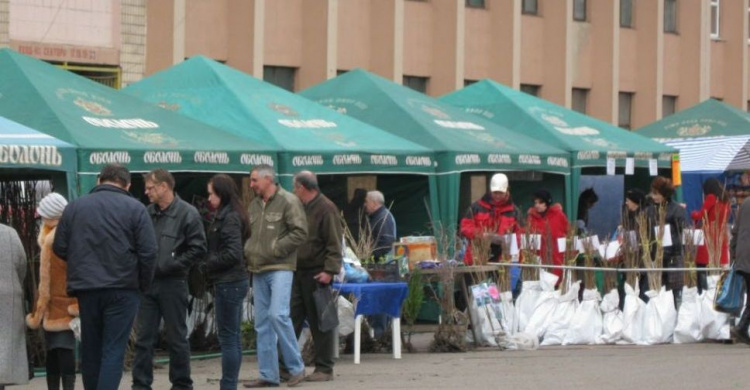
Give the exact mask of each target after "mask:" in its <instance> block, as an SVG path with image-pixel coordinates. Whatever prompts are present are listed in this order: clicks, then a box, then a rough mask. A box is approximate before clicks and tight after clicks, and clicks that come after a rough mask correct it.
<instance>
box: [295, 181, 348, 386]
mask: <svg viewBox="0 0 750 390" xmlns="http://www.w3.org/2000/svg"><path fill="white" fill-rule="evenodd" d="M294 194H295V195H297V197H298V198H299V199H300V200H301V201H302V204H303V205H304V206H305V213H306V214H307V241H306V242H305V243H304V244H302V245H301V246H300V247H299V250H298V254H297V271H296V272H295V273H294V285H293V286H292V303H291V314H292V322H293V323H294V332H295V334H296V335H297V338H299V336H300V333H302V325H303V324H304V322H305V319H307V321H308V323H309V324H310V332H311V333H312V338H313V341H314V342H315V372H313V373H312V375H310V376H308V377H307V378H306V380H307V381H309V382H324V381H330V380H333V355H334V343H333V341H334V338H335V337H336V329H335V328H331V329H329V328H327V327H325V326H322V324H321V322H322V321H323V319H322V318H319V317H318V313H319V311H318V310H319V309H320V308H318V307H317V304H316V301H315V299H313V293H314V292H315V291H316V290H318V289H330V288H331V282H332V281H333V277H334V275H337V274H338V273H339V271H341V240H342V238H343V225H342V220H341V218H340V215H339V210H338V208H336V205H334V204H333V202H331V201H330V200H329V199H328V198H327V197H326V196H325V195H323V194H321V193H320V188H319V187H318V179H317V178H316V177H315V174H313V173H312V172H310V171H302V172H300V173H298V174H296V175H295V176H294ZM332 307H333V308H334V309H333V310H330V311H328V312H326V313H325V314H324V315H325V316H332V317H336V316H337V313H336V310H335V307H336V306H335V303H333V306H332ZM327 319H328V320H330V318H327ZM326 322H328V321H326Z"/></svg>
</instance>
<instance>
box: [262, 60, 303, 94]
mask: <svg viewBox="0 0 750 390" xmlns="http://www.w3.org/2000/svg"><path fill="white" fill-rule="evenodd" d="M296 76H297V68H292V67H288V66H264V67H263V81H265V82H268V83H271V84H273V85H275V86H277V87H279V88H284V89H286V90H287V91H290V92H294V84H295V78H296Z"/></svg>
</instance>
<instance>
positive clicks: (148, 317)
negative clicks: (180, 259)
mask: <svg viewBox="0 0 750 390" xmlns="http://www.w3.org/2000/svg"><path fill="white" fill-rule="evenodd" d="M187 308H188V288H187V281H186V280H185V279H184V278H181V279H154V282H153V284H152V285H151V288H150V289H149V290H148V292H146V293H145V294H143V296H142V297H141V308H140V310H139V311H138V318H137V320H136V335H137V339H136V343H135V358H134V360H133V389H151V384H152V383H153V382H154V346H155V345H156V343H157V342H158V340H159V323H160V322H161V320H162V318H163V319H164V328H165V330H166V337H167V344H168V345H169V381H170V382H172V389H192V388H193V380H192V379H190V343H189V342H188V334H187V323H186V322H185V321H186V318H187Z"/></svg>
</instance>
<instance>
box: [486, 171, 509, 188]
mask: <svg viewBox="0 0 750 390" xmlns="http://www.w3.org/2000/svg"><path fill="white" fill-rule="evenodd" d="M490 191H491V192H497V191H500V192H508V176H505V174H503V173H496V174H494V175H492V180H490Z"/></svg>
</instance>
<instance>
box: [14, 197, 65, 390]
mask: <svg viewBox="0 0 750 390" xmlns="http://www.w3.org/2000/svg"><path fill="white" fill-rule="evenodd" d="M67 204H68V202H67V201H66V200H65V198H63V197H62V196H61V195H59V194H56V193H54V192H53V193H51V194H49V195H47V196H46V197H44V199H42V201H41V202H40V203H39V207H38V209H37V211H38V212H39V215H40V216H41V217H42V221H43V224H42V228H41V229H40V231H39V238H38V241H37V242H38V243H39V248H40V249H41V254H40V264H39V294H38V298H37V301H36V306H35V309H34V312H33V313H30V314H29V315H28V316H26V324H27V325H28V326H29V328H31V329H39V327H40V326H41V327H42V328H43V329H44V337H45V341H46V343H45V345H46V348H47V364H46V369H47V388H48V389H59V388H60V382H61V381H62V388H63V390H68V389H70V390H73V389H74V388H75V380H76V372H75V368H76V366H75V353H74V351H75V346H76V340H75V336H74V335H73V332H72V331H71V330H70V321H71V320H72V319H73V318H74V317H75V316H78V301H77V300H76V299H75V298H71V297H69V296H68V294H67V293H66V280H65V279H66V276H67V263H66V262H64V261H62V260H61V259H60V258H59V257H57V256H56V255H55V253H54V252H53V251H52V242H53V241H54V240H55V231H56V230H57V223H58V221H59V220H60V217H61V216H62V212H63V210H64V209H65V206H66V205H67Z"/></svg>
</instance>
